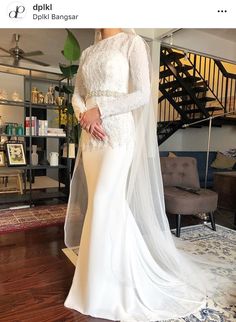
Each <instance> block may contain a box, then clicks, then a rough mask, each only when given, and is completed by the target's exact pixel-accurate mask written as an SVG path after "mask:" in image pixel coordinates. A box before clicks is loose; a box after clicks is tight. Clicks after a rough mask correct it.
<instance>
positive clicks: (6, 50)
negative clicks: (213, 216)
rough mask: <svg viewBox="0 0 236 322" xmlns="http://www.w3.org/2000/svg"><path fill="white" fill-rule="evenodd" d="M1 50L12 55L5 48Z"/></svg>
mask: <svg viewBox="0 0 236 322" xmlns="http://www.w3.org/2000/svg"><path fill="white" fill-rule="evenodd" d="M0 50H2V51H4V52H5V53H8V54H10V52H9V51H8V50H6V49H5V48H2V47H0Z"/></svg>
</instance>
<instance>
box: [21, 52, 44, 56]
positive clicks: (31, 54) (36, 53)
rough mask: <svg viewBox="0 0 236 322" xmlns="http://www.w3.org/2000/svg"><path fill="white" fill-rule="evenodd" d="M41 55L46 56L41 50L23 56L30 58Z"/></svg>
mask: <svg viewBox="0 0 236 322" xmlns="http://www.w3.org/2000/svg"><path fill="white" fill-rule="evenodd" d="M39 55H44V53H43V52H42V51H41V50H36V51H30V52H28V53H24V54H23V56H26V57H29V56H39Z"/></svg>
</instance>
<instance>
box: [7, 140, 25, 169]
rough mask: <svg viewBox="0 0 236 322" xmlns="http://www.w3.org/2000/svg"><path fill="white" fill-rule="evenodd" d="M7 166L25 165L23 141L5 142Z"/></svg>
mask: <svg viewBox="0 0 236 322" xmlns="http://www.w3.org/2000/svg"><path fill="white" fill-rule="evenodd" d="M6 154H7V161H8V166H24V165H26V158H25V150H24V144H23V143H6Z"/></svg>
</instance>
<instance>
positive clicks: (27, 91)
mask: <svg viewBox="0 0 236 322" xmlns="http://www.w3.org/2000/svg"><path fill="white" fill-rule="evenodd" d="M4 74H13V75H18V76H22V77H23V84H24V85H23V86H24V93H23V95H24V100H23V101H13V100H0V106H11V107H15V108H16V109H17V108H18V107H21V108H23V110H24V116H23V119H24V120H25V118H26V116H29V117H30V118H32V116H35V114H38V115H42V117H43V118H44V119H47V116H48V111H55V112H56V113H57V114H58V118H59V124H58V127H60V126H61V124H60V119H61V111H62V108H61V107H58V106H56V105H48V104H33V103H32V102H31V92H32V88H33V87H39V85H37V86H35V85H34V84H39V83H40V84H43V85H44V86H46V87H48V86H49V85H53V86H55V85H57V86H58V87H59V93H58V95H60V89H61V87H62V85H63V84H68V80H67V79H66V78H65V77H64V76H63V75H62V74H60V73H55V72H51V71H44V70H37V69H31V68H23V67H15V66H9V65H4V64H0V75H1V77H4ZM66 99H67V100H69V99H70V97H69V95H67V97H66ZM36 111H38V112H36ZM0 115H1V112H0ZM43 115H44V116H43ZM9 121H10V120H9ZM66 125H67V126H66V136H57V135H43V136H41V135H40V136H37V135H32V129H31V128H30V135H25V134H24V135H8V134H2V136H7V137H8V138H9V139H11V140H12V139H14V140H16V141H17V140H20V141H23V143H24V145H25V153H26V157H27V162H28V164H27V165H26V166H16V167H11V169H13V168H14V169H22V170H24V181H25V185H24V186H25V189H24V194H23V195H17V194H14V195H13V194H10V195H9V194H8V195H5V194H2V195H0V205H1V204H4V203H7V204H8V203H12V202H13V203H18V202H20V203H25V202H26V203H27V204H29V205H30V206H32V205H33V204H35V203H36V202H37V201H42V200H46V199H52V198H59V199H60V198H63V199H65V200H67V198H68V195H69V184H70V177H71V159H69V157H68V151H69V148H68V147H69V135H68V125H69V124H68V123H67V124H66ZM24 128H25V126H24ZM50 139H51V140H57V147H56V148H57V151H56V152H58V153H59V165H58V166H50V165H48V164H39V165H37V166H33V165H32V160H31V151H32V145H33V144H37V146H40V145H41V147H42V152H44V153H45V149H46V151H47V150H48V144H49V143H48V142H49V140H50ZM63 143H66V145H67V157H66V158H62V146H63ZM27 148H28V149H27ZM54 151H55V150H54ZM48 152H49V151H47V153H48ZM49 170H54V171H57V173H56V176H57V178H58V186H57V187H55V188H45V189H44V188H41V189H40V190H38V191H33V189H32V184H33V182H32V181H33V180H32V179H33V177H34V176H36V175H37V172H39V173H38V174H39V175H42V173H45V172H48V171H49ZM27 178H28V180H29V190H26V180H27ZM62 178H63V181H62ZM62 183H63V187H62ZM3 196H4V197H3Z"/></svg>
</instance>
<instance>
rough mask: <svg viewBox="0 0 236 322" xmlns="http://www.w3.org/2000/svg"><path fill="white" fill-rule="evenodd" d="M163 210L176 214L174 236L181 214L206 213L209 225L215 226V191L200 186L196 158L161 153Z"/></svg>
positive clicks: (177, 231) (178, 233)
mask: <svg viewBox="0 0 236 322" xmlns="http://www.w3.org/2000/svg"><path fill="white" fill-rule="evenodd" d="M160 160H161V169H162V177H163V185H164V196H165V206H166V211H167V213H169V214H173V215H175V216H176V236H177V237H179V236H180V230H181V216H182V215H196V214H201V213H207V214H209V219H210V221H211V225H212V229H213V230H216V226H215V218H214V211H215V210H216V209H217V201H218V194H217V193H216V192H214V191H211V190H208V189H201V188H200V183H199V176H198V170H197V161H196V159H194V158H190V157H173V158H171V157H161V158H160Z"/></svg>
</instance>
